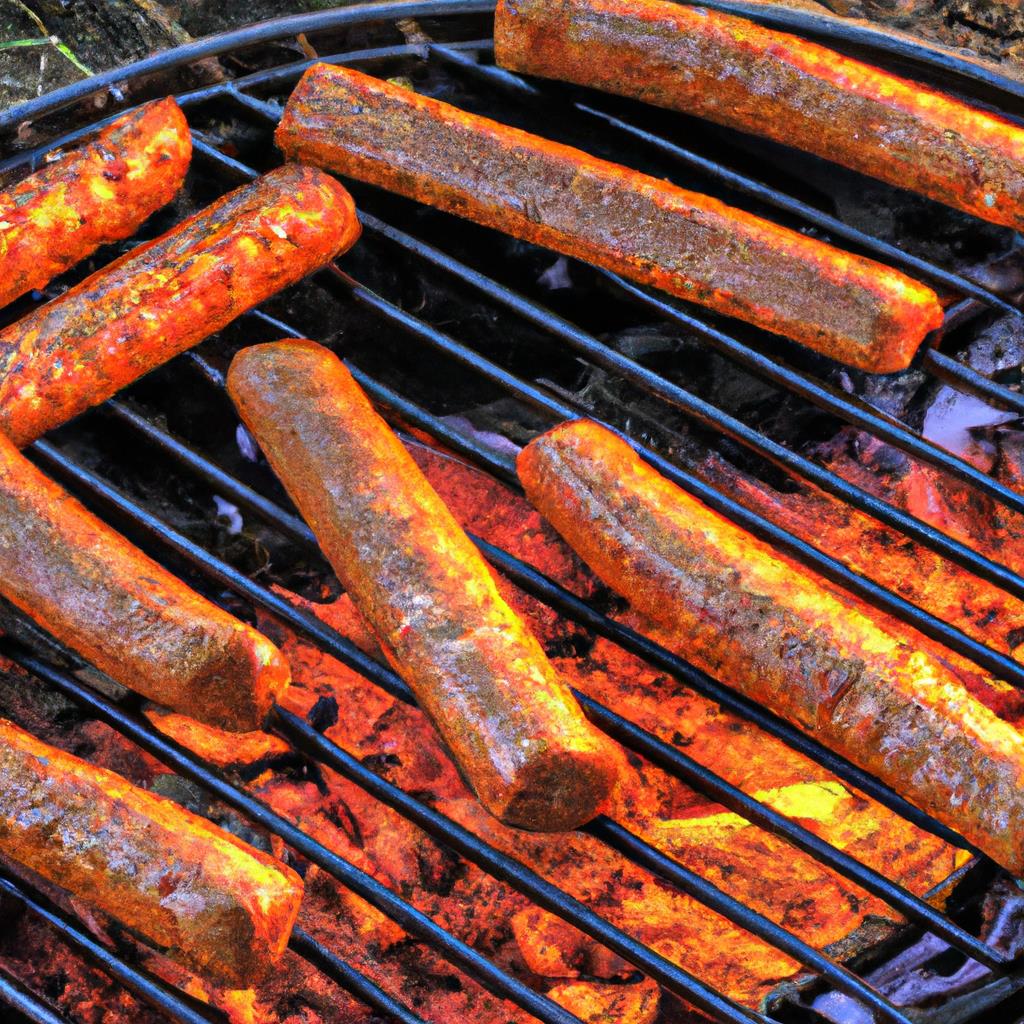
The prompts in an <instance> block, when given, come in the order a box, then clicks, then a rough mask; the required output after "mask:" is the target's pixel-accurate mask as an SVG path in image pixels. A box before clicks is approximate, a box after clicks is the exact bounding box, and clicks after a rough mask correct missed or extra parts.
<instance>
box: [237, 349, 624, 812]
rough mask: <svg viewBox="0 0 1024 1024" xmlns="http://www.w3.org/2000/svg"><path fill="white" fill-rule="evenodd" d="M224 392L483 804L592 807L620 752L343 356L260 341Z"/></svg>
mask: <svg viewBox="0 0 1024 1024" xmlns="http://www.w3.org/2000/svg"><path fill="white" fill-rule="evenodd" d="M228 390H229V391H230V393H231V397H232V399H233V400H234V402H235V404H236V406H237V407H238V410H239V412H240V413H241V416H242V419H243V420H244V422H245V424H246V426H248V428H249V430H250V431H252V433H253V435H254V436H255V437H256V439H257V441H258V442H259V444H260V446H261V447H262V449H263V451H264V453H265V454H266V456H267V458H268V459H269V460H270V464H271V466H273V468H274V470H275V472H276V473H277V474H278V476H279V477H280V478H281V480H282V482H283V483H284V485H285V487H286V488H287V490H288V493H289V494H290V495H291V497H292V499H293V500H294V502H295V504H296V505H297V506H298V508H299V509H300V511H301V512H302V514H303V516H304V517H305V519H306V521H307V522H308V523H309V525H310V527H311V528H312V529H313V531H314V533H315V534H316V536H317V538H318V539H319V541H320V544H321V545H322V547H323V549H324V553H325V554H326V556H327V558H328V560H329V561H330V563H331V565H332V566H333V567H334V570H335V572H336V573H337V574H338V578H339V579H340V580H341V582H342V584H343V585H344V587H345V589H346V590H347V592H348V593H349V595H350V596H351V598H352V600H353V601H354V602H355V605H356V607H357V608H358V609H359V610H360V612H361V613H362V614H363V616H364V617H365V618H366V619H367V621H368V622H369V623H370V624H371V626H372V627H373V629H374V630H375V632H376V634H377V637H378V639H379V641H380V643H381V646H382V648H383V650H384V651H385V653H386V655H387V657H388V658H389V660H390V661H391V662H392V664H393V665H394V666H395V668H396V670H397V671H398V672H399V673H400V674H401V676H402V677H403V678H404V679H405V681H406V682H407V683H408V684H409V686H410V687H411V688H412V690H413V692H414V693H415V694H416V697H417V700H418V701H419V703H420V705H421V707H422V708H423V710H424V711H425V712H426V713H427V714H428V715H429V716H430V718H431V720H432V721H433V723H434V725H435V726H436V728H437V730H438V732H439V733H440V734H441V736H442V738H443V739H444V742H445V743H446V744H447V746H448V749H449V750H450V751H451V753H452V756H453V758H454V760H455V762H456V763H457V764H458V766H459V768H460V769H461V771H462V773H463V775H464V777H465V778H466V780H467V782H468V783H469V785H470V786H471V787H472V788H473V790H474V791H475V792H476V794H477V796H478V797H479V799H480V801H481V803H482V804H483V805H484V806H485V807H486V808H487V809H488V810H489V811H490V812H491V813H492V814H494V815H495V816H496V817H497V818H499V819H500V820H502V821H504V822H505V823H506V824H510V825H515V826H518V827H521V828H528V829H533V830H539V831H562V830H566V829H570V828H573V827H575V826H576V825H579V824H581V823H583V822H585V821H588V820H590V819H591V818H592V817H593V816H594V815H595V814H596V813H598V812H599V811H600V810H601V808H602V807H604V806H605V805H606V803H607V801H608V799H609V797H610V796H611V794H612V792H613V789H614V787H615V784H616V780H617V778H618V777H619V774H620V772H621V771H622V770H623V768H624V759H623V757H622V754H621V752H620V751H619V750H618V748H617V747H616V746H615V745H614V744H613V743H612V742H611V741H610V740H608V739H607V737H605V736H604V735H602V734H601V733H600V732H598V731H597V730H596V729H595V728H594V727H593V726H592V725H591V724H590V723H589V722H588V721H587V720H586V718H585V717H584V716H583V713H582V711H581V710H580V708H579V705H578V704H577V703H576V701H575V700H574V698H573V696H572V694H571V692H570V691H569V688H568V687H567V686H566V684H565V683H564V681H563V680H562V679H561V678H560V676H559V675H558V673H557V672H556V671H555V669H554V668H553V666H552V665H551V663H550V662H549V661H548V659H547V657H546V656H545V654H544V652H543V650H542V649H541V647H540V645H539V644H538V642H537V640H536V638H535V637H534V636H533V635H532V633H530V631H529V630H528V629H527V628H526V626H525V625H524V624H523V622H522V621H521V620H520V619H519V617H518V616H517V615H516V614H515V612H513V610H512V609H511V608H510V607H509V606H508V604H507V603H506V602H505V600H504V599H503V598H502V596H501V594H500V593H499V592H498V589H497V587H496V585H495V582H494V578H493V576H492V575H491V572H490V569H489V568H488V566H487V564H486V563H485V562H484V561H483V558H482V557H481V555H480V554H479V552H478V551H477V549H476V547H475V545H474V544H473V543H472V542H471V541H470V540H469V538H468V537H467V536H466V535H465V533H464V532H463V530H462V528H461V527H460V526H459V524H458V523H457V522H456V521H455V519H454V517H453V516H452V514H451V512H450V511H449V510H448V509H447V507H446V506H445V505H444V503H443V502H442V501H441V499H440V498H439V497H438V495H437V493H436V492H435V491H434V489H433V488H432V487H431V486H430V484H429V483H428V482H427V480H426V478H425V477H424V476H423V474H422V473H421V471H420V469H419V467H418V466H417V465H416V463H415V462H414V461H413V459H412V457H411V456H410V455H409V453H408V452H407V451H406V450H405V448H404V447H403V445H402V444H401V442H400V441H399V440H398V438H397V437H396V436H395V435H394V433H393V432H392V431H391V429H390V428H389V427H388V426H387V424H386V423H385V422H384V421H383V420H382V419H381V418H380V416H379V415H378V414H377V413H376V412H375V411H374V409H373V407H372V406H371V405H370V402H369V400H368V399H367V397H366V395H365V394H363V392H362V390H361V389H360V388H359V386H358V384H356V382H355V381H354V380H353V379H352V376H351V374H350V373H349V372H348V370H346V369H345V367H344V366H343V365H342V363H341V362H340V360H338V359H337V358H336V357H335V356H334V355H333V354H331V353H330V352H328V351H327V350H326V349H324V348H322V347H320V346H319V345H315V344H313V343H312V342H309V341H302V340H290V341H282V342H278V343H275V344H271V345H257V346H254V347H252V348H248V349H244V350H243V351H242V352H240V353H239V354H238V355H237V356H236V357H235V359H234V362H233V363H232V364H231V369H230V371H229V374H228Z"/></svg>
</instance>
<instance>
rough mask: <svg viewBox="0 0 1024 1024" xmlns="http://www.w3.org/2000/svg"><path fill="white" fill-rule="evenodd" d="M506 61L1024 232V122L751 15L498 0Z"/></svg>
mask: <svg viewBox="0 0 1024 1024" xmlns="http://www.w3.org/2000/svg"><path fill="white" fill-rule="evenodd" d="M494 46H495V56H496V58H497V60H498V63H499V64H501V65H503V66H504V67H507V68H513V69H515V70H516V71H525V72H526V73H527V74H531V75H543V76H545V77H546V78H562V79H565V80H566V81H570V82H578V83H579V84H581V85H589V86H593V87H594V88H596V89H604V90H606V91H607V92H614V93H618V94H619V95H622V96H631V97H633V98H634V99H638V100H643V101H644V102H646V103H654V104H656V105H657V106H659V107H669V108H671V109H673V110H681V111H684V112H685V113H687V114H696V115H697V116H699V117H706V118H708V119H709V120H711V121H717V122H718V123H719V124H724V125H728V126H729V127H730V128H738V129H739V130H740V131H745V132H751V133H753V134H754V135H762V136H765V137H766V138H769V139H774V140H775V141H776V142H781V143H783V144H784V145H787V146H794V147H796V148H798V149H803V150H806V151H807V152H809V153H815V154H817V155H818V156H820V157H824V158H825V159H826V160H834V161H835V162H836V163H839V164H843V165H845V166H846V167H851V168H853V169H854V170H855V171H860V172H861V173H862V174H869V175H871V176H872V177H875V178H880V179H881V180H882V181H887V182H889V184H891V185H897V186H898V187H900V188H907V189H913V190H914V191H916V192H920V193H922V194H923V195H926V196H930V197H931V198H932V199H935V200H937V201H938V202H940V203H945V204H946V205H947V206H954V207H957V208H958V209H960V210H966V211H967V212H968V213H972V214H974V216H976V217H982V218H984V219H985V220H990V221H994V222H995V223H996V224H1005V225H1006V226H1007V227H1012V228H1015V229H1016V230H1017V231H1020V230H1022V229H1024V129H1022V128H1020V127H1019V126H1018V125H1015V124H1013V123H1012V122H1011V121H1007V120H1006V119H1005V118H1002V117H999V116H997V115H995V114H989V113H988V112H986V111H984V110H980V109H979V108H977V107H971V106H968V105H967V104H966V103H962V102H961V101H960V100H956V99H953V97H951V96H946V95H944V94H942V93H940V92H936V91H935V90H934V89H929V88H927V87H925V86H923V85H919V84H918V83H916V82H909V81H906V80H905V79H902V78H897V77H896V76H895V75H890V74H888V73H887V72H885V71H882V70H880V69H879V68H876V67H872V66H871V65H869V64H864V63H862V62H861V61H858V60H854V59H853V58H852V57H846V56H844V55H843V54H841V53H836V51H835V50H830V49H828V48H827V47H824V46H820V45H819V44H817V43H811V42H808V41H807V40H805V39H800V38H799V37H797V36H792V35H789V34H787V33H785V32H776V31H775V30H773V29H768V28H763V27H762V26H760V25H758V24H756V23H755V22H752V21H748V20H747V19H745V18H738V17H736V16H735V15H732V14H724V13H722V12H720V11H709V10H707V9H706V8H704V7H701V6H700V5H699V4H698V5H693V6H691V5H689V4H677V3H666V2H665V0H500V2H499V3H498V11H497V15H496V18H495V24H494Z"/></svg>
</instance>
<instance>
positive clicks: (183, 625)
mask: <svg viewBox="0 0 1024 1024" xmlns="http://www.w3.org/2000/svg"><path fill="white" fill-rule="evenodd" d="M0 593H2V594H3V596H4V597H6V598H7V599H8V600H9V601H11V603H12V604H15V605H17V606H18V607H19V608H20V609H22V611H24V612H25V613H26V614H27V615H29V616H30V617H31V618H32V619H34V620H35V621H36V622H38V623H39V624H40V625H41V626H43V627H44V628H45V629H48V630H49V631H50V632H51V633H53V634H54V636H56V637H57V638H58V639H59V640H60V641H61V642H63V643H65V644H67V646H68V647H71V648H72V649H73V650H75V651H78V652H79V653H80V654H81V655H83V656H84V657H85V658H86V659H88V660H89V661H90V662H92V663H93V664H94V665H96V666H97V667H98V668H101V669H102V670H103V671H104V672H106V673H107V675H109V676H110V677H111V678H112V679H115V680H116V681H117V682H119V683H121V684H123V685H124V686H127V687H128V688H129V689H131V690H135V691H136V692H138V693H141V694H143V695H144V696H146V697H148V698H149V699H150V700H154V701H156V702H157V703H159V704H164V705H166V706H167V707H170V708H173V709H174V710H176V711H180V712H182V713H184V714H187V715H191V716H192V717H194V718H198V719H200V720H202V721H204V722H207V723H209V724H211V725H216V726H218V727H220V728H225V729H233V730H236V731H239V732H244V731H247V730H250V729H256V728H258V727H259V726H260V725H261V724H262V723H263V721H264V719H265V718H266V715H267V712H268V711H269V710H270V705H271V703H272V701H273V699H274V697H275V696H276V695H277V694H278V693H279V692H280V691H281V690H282V689H283V688H284V687H285V686H286V685H287V683H288V679H289V671H288V665H287V663H286V662H285V660H284V657H283V656H282V655H281V653H280V651H278V649H277V648H276V647H275V646H274V645H273V644H272V643H271V642H270V641H269V640H267V639H266V637H264V636H263V635H262V634H260V633H258V632H256V630H254V629H252V627H250V626H247V625H245V624H244V623H242V622H240V621H239V620H238V619H236V618H235V617H234V616H233V615H229V614H228V613H227V612H225V611H222V610H221V609H220V608H218V607H217V606H216V605H214V604H211V603H210V602H209V601H207V600H206V598H204V597H201V596H200V595H199V594H197V593H196V592H195V591H193V590H191V589H190V588H189V587H188V586H186V585H185V584H184V583H182V582H181V581H180V580H178V579H177V578H176V577H175V576H173V575H172V574H171V573H169V572H167V571H166V570H165V569H163V568H161V567H160V566H159V565H157V563H156V562H154V561H152V560H151V559H149V558H147V557H146V556H145V555H144V554H143V553H142V552H141V551H139V550H138V548H136V547H134V546H133V545H132V544H130V543H129V542H128V541H127V540H125V538H124V537H122V536H121V535H120V534H118V533H116V532H115V531H114V530H112V529H111V528H110V527H109V526H107V525H106V524H105V523H103V522H101V521H100V520H99V519H97V518H96V517H95V516H94V515H93V514H92V513H91V512H89V511H88V510H87V509H86V508H84V507H83V506H82V505H81V504H79V502H77V501H76V500H75V499H74V498H73V497H72V496H71V495H70V494H68V493H67V492H66V491H65V490H63V489H62V488H61V487H60V486H58V485H57V484H56V483H54V482H53V481H52V480H50V479H49V477H47V476H46V475H45V474H43V473H42V472H40V471H39V470H38V469H37V468H36V467H35V466H33V465H32V463H31V462H29V461H28V459H26V458H25V456H24V455H22V454H21V452H19V451H18V450H17V448H15V447H14V445H13V444H12V443H11V442H10V441H8V440H7V439H6V438H5V437H3V436H2V435H0Z"/></svg>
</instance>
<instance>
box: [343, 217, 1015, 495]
mask: <svg viewBox="0 0 1024 1024" xmlns="http://www.w3.org/2000/svg"><path fill="white" fill-rule="evenodd" d="M360 217H361V220H362V222H363V224H364V226H365V227H366V228H367V229H368V230H370V231H373V232H374V233H376V234H379V235H381V236H382V237H384V238H386V239H388V240H389V241H391V242H394V243H395V244H396V245H399V246H400V247H401V248H403V249H404V250H406V251H407V252H410V253H412V254H413V255H415V256H417V257H418V258H420V259H422V260H424V261H426V262H428V263H430V264H431V265H432V266H436V267H438V268H439V269H442V270H444V271H446V272H447V273H450V274H452V275H453V276H455V277H457V278H458V279H459V280H460V281H462V282H463V283H465V284H468V285H470V286H471V287H474V288H476V289H477V290H478V291H480V292H482V293H483V294H485V295H486V296H487V297H488V298H490V299H491V300H492V301H494V302H497V303H499V304H500V305H503V306H505V307H506V308H507V309H510V310H512V311H513V312H514V313H516V314H517V315H518V316H521V317H523V318H524V319H525V320H527V321H528V322H529V323H532V324H534V325H535V326H537V327H540V328H541V329H544V330H547V331H548V332H549V333H553V334H556V335H557V336H558V337H561V338H563V339H564V340H566V341H567V342H568V343H570V344H574V346H575V345H576V342H579V343H580V344H581V345H583V346H587V347H589V346H592V345H594V344H595V343H596V344H598V345H600V344H601V343H600V342H597V339H595V338H594V337H593V336H592V335H590V334H588V333H587V332H585V331H582V330H580V328H578V327H576V326H575V325H574V324H571V323H569V322H568V321H567V320H565V319H563V318H562V317H560V316H558V314H556V313H553V312H552V311H551V310H549V309H547V308H546V307H544V306H542V305H541V304H540V303H538V302H535V301H533V300H531V299H529V298H527V297H525V296H522V295H520V294H518V293H517V292H515V291H513V290H512V289H510V288H506V287H505V286H504V285H502V284H501V283H500V282H498V281H495V280H494V279H493V278H490V277H487V276H486V275H484V274H482V273H480V272H479V271H477V270H475V269H473V268H472V267H470V266H468V265H467V264H465V263H463V262H461V261H460V260H457V259H455V258H454V257H452V256H450V255H448V254H447V253H445V252H442V251H441V250H439V249H437V248H435V247H434V246H432V245H430V244H429V243H428V242H424V241H422V240H421V239H418V238H414V237H413V236H412V235H409V234H408V233H406V232H404V231H402V230H400V229H398V228H395V227H394V226H392V225H390V224H386V223H385V222H384V221H382V220H380V219H379V218H377V217H374V216H372V215H371V214H367V213H362V214H361V215H360ZM605 276H606V277H607V278H608V279H609V280H611V281H612V282H613V283H614V284H615V285H616V286H617V287H618V288H620V290H622V291H624V292H625V293H626V294H627V295H629V296H630V297H631V298H633V299H634V300H636V301H638V302H640V303H641V304H642V305H644V306H645V307H646V308H648V309H650V310H651V311H652V312H655V313H657V314H658V315H659V316H662V317H664V318H665V319H668V320H670V321H672V322H675V323H677V324H679V325H680V326H683V327H685V328H687V329H688V330H690V331H693V332H694V333H695V334H697V335H699V336H700V337H701V338H702V339H703V340H705V341H707V342H708V343H709V344H710V345H711V346H712V347H713V348H715V349H716V350H717V351H719V352H721V353H723V354H724V355H726V356H728V357H729V358H731V359H733V361H735V362H737V363H739V364H740V365H742V366H744V367H745V368H746V369H748V370H751V371H753V372H754V373H757V374H759V375H760V376H762V377H764V378H765V379H767V380H770V381H771V382H772V383H774V384H778V385H780V386H782V387H785V388H788V389H789V390H790V391H793V392H794V393H796V394H798V395H800V396H801V397H803V398H806V399H807V400H808V401H810V402H812V403H813V404H814V405H816V406H817V407H818V408H820V409H824V410H825V411H827V412H830V413H832V414H833V415H835V416H837V417H839V418H841V419H843V420H845V421H846V422H847V423H850V424H852V425H854V426H857V427H859V428H860V429H862V430H865V431H868V432H870V433H873V434H874V435H875V436H876V437H878V438H879V439H881V440H883V441H886V442H888V443H890V444H892V445H894V446H895V447H898V448H900V449H901V450H902V451H905V452H907V453H908V454H910V455H913V456H914V457H915V458H918V459H921V460H922V461H923V462H927V463H929V464H930V465H932V466H935V467H936V468H937V469H940V470H942V471H943V472H946V473H948V474H949V475H950V476H953V477H955V478H956V479H958V480H961V481H963V482H964V483H966V484H968V485H969V486H972V487H974V488H976V489H977V490H979V491H981V492H982V493H984V494H987V495H988V496H989V497H992V498H994V499H995V500H997V501H999V502H1001V503H1003V504H1004V505H1006V506H1007V507H1009V508H1012V509H1014V510H1015V511H1019V512H1021V513H1024V495H1021V494H1019V493H1018V492H1016V491H1013V490H1011V489H1010V488H1008V487H1006V486H1005V485H1003V484H1001V483H999V481H997V480H995V479H994V478H993V477H991V476H989V475H988V474H987V473H983V472H981V470H979V469H977V468H976V467H975V466H972V465H971V464H970V463H969V462H966V461H964V460H963V459H961V458H959V457H957V456H955V455H952V454H950V453H949V452H948V451H946V450H945V449H943V448H940V447H938V446H937V445H935V444H933V443H932V442H930V441H927V440H925V439H924V438H922V437H920V436H919V435H917V434H914V433H912V432H911V431H910V430H908V429H907V428H906V427H905V426H904V425H903V424H902V423H900V422H899V421H898V420H897V419H895V417H891V416H886V415H884V414H882V413H879V412H878V411H877V410H874V409H871V408H869V407H866V406H865V405H863V404H861V405H856V404H854V402H853V401H852V400H851V399H849V398H847V397H845V396H842V395H840V394H839V393H838V392H836V391H835V390H834V389H832V388H830V387H828V386H826V385H824V384H822V383H820V382H819V381H816V380H814V379H812V378H809V377H804V376H803V375H801V374H799V373H797V372H796V371H795V370H793V369H791V368H790V367H787V366H785V365H784V364H782V363H779V362H776V361H775V360H772V359H769V358H768V357H767V356H764V355H762V354H761V353H759V352H756V351H755V350H753V349H751V348H748V347H747V346H746V345H744V344H742V343H741V342H739V341H737V340H736V339H735V338H733V337H731V336H730V335H727V334H725V333H724V332H722V331H719V330H718V329H717V328H715V327H712V326H711V325H709V324H707V323H705V322H703V321H702V320H700V319H698V318H697V317H695V316H692V315H690V314H689V313H687V312H684V311H683V310H681V309H679V308H678V307H676V306H675V305H674V304H673V303H670V302H668V301H666V300H663V299H660V298H658V297H657V296H654V295H651V294H650V293H649V292H647V291H645V290H644V289H642V288H640V287H638V286H637V285H634V284H632V283H630V282H627V281H624V280H623V279H622V278H620V277H619V276H618V275H616V274H612V273H610V272H605ZM601 348H602V349H607V348H608V346H606V345H601ZM613 351H614V350H613ZM947 358H948V357H947ZM956 365H957V366H960V365H961V364H959V363H957V364H956ZM658 380H663V378H660V377H659V378H658ZM1022 401H1024V400H1022Z"/></svg>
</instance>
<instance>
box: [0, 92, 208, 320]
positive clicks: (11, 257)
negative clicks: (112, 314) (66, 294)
mask: <svg viewBox="0 0 1024 1024" xmlns="http://www.w3.org/2000/svg"><path fill="white" fill-rule="evenodd" d="M191 156H192V135H191V133H190V132H189V128H188V122H187V121H186V120H185V115H184V114H183V113H182V112H181V109H180V107H179V106H178V104H177V103H175V102H174V100H173V99H171V98H170V97H168V98H167V99H163V100H154V101H153V102H152V103H147V104H145V105H144V106H141V107H139V108H138V109H137V110H133V111H131V112H129V113H127V114H125V115H124V116H123V117H119V118H118V119H117V120H116V121H114V122H112V123H111V124H109V125H107V127H106V128H104V129H103V130H102V131H101V132H100V133H99V135H98V136H97V137H96V138H95V139H94V140H93V141H92V142H90V143H88V144H87V145H85V146H82V147H81V148H79V149H75V150H72V151H71V152H69V153H65V154H64V155H63V156H62V157H60V159H58V160H55V161H54V162H53V163H51V164H47V165H46V166H45V167H44V168H42V170H39V171H36V172H35V174H30V175H29V176H28V177H27V178H25V179H24V180H22V181H20V182H18V184H17V185H15V186H14V187H13V188H11V189H10V190H9V191H7V192H4V193H2V194H0V306H5V305H7V303H8V302H11V301H13V300H14V299H16V298H17V297H18V296H19V295H24V293H25V292H27V291H29V290H30V289H32V288H42V287H43V285H45V284H46V283H47V282H48V281H51V280H52V279H53V278H55V277H56V276H57V275H58V274H62V273H63V272H64V271H65V270H67V269H68V267H72V266H74V265H75V264H76V263H78V262H79V260H83V259H85V257H86V256H88V255H89V254H90V253H91V252H95V251H96V249H98V248H99V247H100V246H101V245H105V244H107V243H108V242H116V241H118V240H119V239H121V238H127V237H128V236H129V235H131V234H132V233H133V232H134V231H135V229H136V228H137V227H138V226H139V225H140V224H141V223H142V222H143V221H144V220H145V219H146V218H147V217H148V216H149V215H150V214H151V213H153V212H154V211H155V210H158V209H159V208H160V207H161V206H163V205H164V204H165V203H169V202H170V201H171V199H172V198H173V197H174V194H175V193H176V192H177V191H178V189H179V188H181V183H182V182H183V181H184V180H185V172H186V171H187V170H188V163H189V159H190V158H191Z"/></svg>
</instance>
